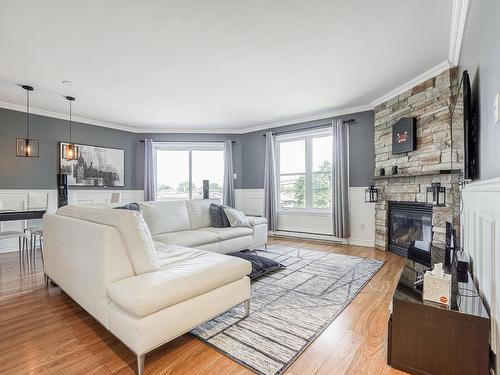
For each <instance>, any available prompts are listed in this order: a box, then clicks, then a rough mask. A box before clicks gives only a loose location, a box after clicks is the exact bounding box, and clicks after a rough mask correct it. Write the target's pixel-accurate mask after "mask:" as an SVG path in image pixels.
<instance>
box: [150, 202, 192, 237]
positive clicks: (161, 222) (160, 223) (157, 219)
mask: <svg viewBox="0 0 500 375" xmlns="http://www.w3.org/2000/svg"><path fill="white" fill-rule="evenodd" d="M140 206H141V209H142V216H143V217H144V220H145V221H146V224H147V225H148V227H149V230H150V231H151V234H153V235H155V234H159V233H170V232H178V231H181V230H189V229H191V220H190V219H189V213H188V209H187V207H186V202H185V201H156V202H141V203H140Z"/></svg>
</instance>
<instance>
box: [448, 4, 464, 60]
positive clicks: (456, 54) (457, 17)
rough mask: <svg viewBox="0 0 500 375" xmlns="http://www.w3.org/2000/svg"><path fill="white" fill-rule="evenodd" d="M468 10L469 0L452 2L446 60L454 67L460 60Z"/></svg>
mask: <svg viewBox="0 0 500 375" xmlns="http://www.w3.org/2000/svg"><path fill="white" fill-rule="evenodd" d="M468 8H469V0H453V7H452V11H451V30H450V46H449V52H448V60H449V61H450V62H451V64H453V65H454V66H457V65H458V59H459V58H460V51H461V49H462V40H463V37H464V31H465V21H466V19H467V10H468Z"/></svg>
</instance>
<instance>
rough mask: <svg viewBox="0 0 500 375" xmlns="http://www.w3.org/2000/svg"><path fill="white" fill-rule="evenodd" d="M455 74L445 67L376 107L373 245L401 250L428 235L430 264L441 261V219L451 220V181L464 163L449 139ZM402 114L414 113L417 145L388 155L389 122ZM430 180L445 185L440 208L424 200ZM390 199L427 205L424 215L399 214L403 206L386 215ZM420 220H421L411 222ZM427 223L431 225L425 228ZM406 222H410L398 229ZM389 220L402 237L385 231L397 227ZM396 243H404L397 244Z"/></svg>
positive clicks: (443, 228)
mask: <svg viewBox="0 0 500 375" xmlns="http://www.w3.org/2000/svg"><path fill="white" fill-rule="evenodd" d="M457 76H458V72H457V69H456V68H453V69H449V70H446V71H444V72H442V73H441V74H439V75H438V76H436V77H434V78H431V79H428V80H427V81H425V82H423V83H421V84H420V85H418V86H415V87H413V88H411V89H409V90H408V91H406V92H404V93H402V94H400V95H398V96H396V97H394V98H392V99H390V100H388V101H387V102H385V103H382V104H380V105H378V106H376V107H375V110H374V112H375V186H376V187H377V189H378V190H379V201H378V203H377V204H376V216H375V246H376V247H377V248H378V249H382V250H389V251H393V252H396V253H399V254H400V255H405V254H404V251H402V250H401V249H402V248H404V247H405V246H406V245H407V243H406V245H404V243H405V241H406V240H413V241H424V242H425V241H429V240H430V242H431V246H432V261H433V263H436V262H442V261H443V258H444V247H445V231H446V221H451V220H452V219H453V213H454V212H458V210H457V209H456V206H457V204H458V200H457V199H456V192H455V191H454V190H453V189H452V186H453V188H454V189H456V184H453V185H452V182H455V181H457V179H458V177H459V176H460V169H461V168H462V167H463V166H462V165H460V164H459V162H460V160H461V158H462V155H461V154H462V152H461V151H460V148H461V147H460V146H461V145H460V143H459V142H455V141H454V142H452V131H451V114H452V104H453V102H454V100H455V96H456V94H457V89H458V87H457ZM402 117H414V118H416V124H417V125H416V137H417V142H416V143H417V146H416V150H414V151H410V152H407V153H404V154H397V155H393V154H392V126H393V125H394V124H395V123H396V122H397V121H398V120H399V119H400V118H402ZM454 131H455V130H454ZM453 138H455V135H453ZM393 166H397V167H398V174H396V175H392V174H391V170H392V167H393ZM381 168H384V169H385V176H380V169H381ZM433 180H434V181H436V180H439V181H440V182H441V184H442V186H444V187H445V188H446V198H447V199H446V200H447V203H446V206H445V207H433V206H430V207H428V206H427V207H426V205H425V203H426V189H427V187H429V186H430V185H431V181H433ZM394 203H409V204H412V205H414V206H415V205H419V204H420V206H421V207H426V209H427V214H426V215H427V216H425V217H419V215H418V213H417V214H416V215H415V214H413V216H411V215H407V216H408V217H406V218H402V216H401V213H402V212H405V210H404V209H403V211H401V210H400V215H399V216H397V215H396V216H395V217H394V216H393V217H390V216H389V206H390V205H393V204H394ZM391 207H392V206H391ZM409 208H411V207H410V206H407V207H406V211H408V212H409ZM403 216H404V215H403ZM412 219H413V221H412ZM420 219H421V220H422V221H421V222H420V223H416V222H418V221H419V220H420ZM395 220H396V222H397V224H395ZM398 220H399V221H398ZM429 223H431V224H432V225H431V227H430V228H429V225H428V224H429ZM405 224H407V225H408V226H410V225H412V227H410V228H406V229H403V231H401V228H402V227H404V225H405ZM394 225H395V226H396V227H397V228H399V229H400V232H399V235H400V237H401V238H399V239H398V240H395V239H394V238H393V237H394V235H396V236H397V235H398V234H397V233H391V232H390V231H391V230H395V229H397V228H396V227H394ZM405 230H406V233H405V232H404V231H405ZM391 235H392V236H391ZM394 241H396V242H394ZM398 241H399V242H398ZM401 244H403V245H404V246H399V245H401ZM419 244H420V245H423V244H422V243H419ZM398 250H399V252H398Z"/></svg>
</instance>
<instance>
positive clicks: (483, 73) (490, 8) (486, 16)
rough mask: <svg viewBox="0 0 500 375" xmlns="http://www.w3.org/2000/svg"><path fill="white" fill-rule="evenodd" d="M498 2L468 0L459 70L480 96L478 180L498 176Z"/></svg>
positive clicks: (499, 72) (499, 4)
mask: <svg viewBox="0 0 500 375" xmlns="http://www.w3.org/2000/svg"><path fill="white" fill-rule="evenodd" d="M499 16H500V1H498V0H471V1H470V3H469V11H468V14H467V21H466V25H465V34H464V39H463V44H462V51H461V54H460V61H459V68H460V70H461V71H463V70H467V71H468V72H469V75H470V78H471V86H472V88H473V92H474V93H476V94H479V103H480V104H479V106H480V108H479V111H480V129H479V132H480V136H479V137H480V139H479V176H480V179H481V180H485V179H490V178H495V177H500V147H499V146H498V144H499V142H500V125H497V124H495V123H494V121H495V120H494V117H493V116H494V114H493V103H494V99H495V95H496V94H497V93H498V92H500V18H499Z"/></svg>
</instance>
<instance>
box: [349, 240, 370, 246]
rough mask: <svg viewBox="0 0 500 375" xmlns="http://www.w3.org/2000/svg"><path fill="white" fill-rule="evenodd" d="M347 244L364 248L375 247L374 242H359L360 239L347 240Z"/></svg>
mask: <svg viewBox="0 0 500 375" xmlns="http://www.w3.org/2000/svg"><path fill="white" fill-rule="evenodd" d="M347 243H348V244H349V245H352V246H363V247H375V242H374V241H368V240H359V239H350V238H348V239H347Z"/></svg>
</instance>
